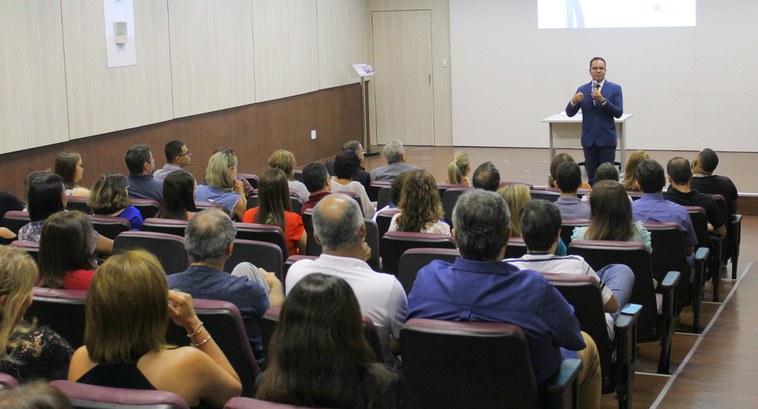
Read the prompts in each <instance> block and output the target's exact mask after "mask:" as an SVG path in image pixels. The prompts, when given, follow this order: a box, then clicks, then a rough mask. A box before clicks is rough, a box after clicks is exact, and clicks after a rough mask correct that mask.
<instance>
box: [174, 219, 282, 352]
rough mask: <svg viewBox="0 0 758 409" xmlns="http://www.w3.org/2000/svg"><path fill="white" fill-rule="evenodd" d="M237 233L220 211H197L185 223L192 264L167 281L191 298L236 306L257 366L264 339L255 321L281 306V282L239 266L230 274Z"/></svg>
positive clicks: (270, 274)
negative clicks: (227, 266)
mask: <svg viewBox="0 0 758 409" xmlns="http://www.w3.org/2000/svg"><path fill="white" fill-rule="evenodd" d="M235 234H236V230H235V228H234V223H232V221H231V219H229V216H228V215H227V214H226V213H224V212H223V211H222V210H220V209H208V210H204V211H202V212H198V213H197V214H196V215H195V217H193V218H192V220H190V221H189V223H188V224H187V229H186V230H185V233H184V247H185V248H186V249H187V253H189V256H190V258H191V259H192V264H191V265H190V266H189V268H188V269H187V270H185V271H183V272H181V273H176V274H171V275H169V276H168V277H167V278H168V285H169V287H170V288H173V289H177V290H180V291H184V292H186V293H189V294H190V295H192V297H193V298H202V299H208V300H221V301H228V302H230V303H232V304H234V305H236V306H237V308H238V309H239V311H240V315H242V322H243V323H244V324H245V330H246V331H247V337H248V339H249V340H250V347H251V348H252V349H253V355H255V359H256V360H257V361H258V364H259V365H263V364H264V360H263V357H264V355H263V339H262V337H261V329H260V326H259V325H258V320H260V318H261V317H262V316H263V314H264V313H265V312H266V310H268V309H269V307H271V306H279V305H282V302H283V301H284V293H283V291H282V283H281V282H279V279H277V278H276V275H274V273H269V272H266V271H265V270H263V269H259V268H256V267H255V266H254V265H252V264H250V263H240V264H239V265H238V266H237V267H235V268H234V271H233V272H232V274H231V275H229V273H225V272H224V263H225V262H226V260H227V259H229V256H231V254H232V248H233V247H234V235H235Z"/></svg>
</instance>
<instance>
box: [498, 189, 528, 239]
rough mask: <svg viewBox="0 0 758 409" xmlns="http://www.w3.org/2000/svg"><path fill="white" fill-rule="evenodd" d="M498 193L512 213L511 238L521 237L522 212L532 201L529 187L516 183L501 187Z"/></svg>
mask: <svg viewBox="0 0 758 409" xmlns="http://www.w3.org/2000/svg"><path fill="white" fill-rule="evenodd" d="M497 193H498V194H499V195H500V197H502V198H503V199H504V200H505V203H507V204H508V209H509V210H510V211H511V223H510V228H511V236H512V237H521V223H520V220H521V211H522V210H524V205H525V204H526V202H528V201H530V200H532V194H531V193H530V191H529V186H527V185H522V184H516V183H514V184H510V185H505V186H503V187H501V188H500V189H498V190H497Z"/></svg>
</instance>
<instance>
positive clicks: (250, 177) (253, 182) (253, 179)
mask: <svg viewBox="0 0 758 409" xmlns="http://www.w3.org/2000/svg"><path fill="white" fill-rule="evenodd" d="M237 177H241V178H244V179H247V183H250V186H252V187H253V189H258V183H259V182H260V178H258V175H254V174H252V173H237Z"/></svg>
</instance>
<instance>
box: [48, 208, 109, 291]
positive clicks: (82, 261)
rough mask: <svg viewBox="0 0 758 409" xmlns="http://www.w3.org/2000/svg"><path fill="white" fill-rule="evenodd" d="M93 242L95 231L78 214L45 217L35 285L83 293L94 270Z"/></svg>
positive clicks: (78, 212)
mask: <svg viewBox="0 0 758 409" xmlns="http://www.w3.org/2000/svg"><path fill="white" fill-rule="evenodd" d="M95 240H96V238H95V229H94V228H93V227H92V224H91V223H90V222H89V220H88V219H87V216H86V215H85V214H84V213H82V212H80V211H76V210H75V211H71V212H58V213H55V214H53V215H51V216H50V217H48V218H47V220H45V224H43V225H42V237H41V240H40V243H39V260H38V263H39V269H40V279H39V282H38V283H37V285H38V286H41V287H48V288H63V289H66V290H83V291H86V290H87V286H88V285H89V282H90V280H92V276H93V275H94V274H95V268H96V267H97V263H96V261H97V259H96V257H95Z"/></svg>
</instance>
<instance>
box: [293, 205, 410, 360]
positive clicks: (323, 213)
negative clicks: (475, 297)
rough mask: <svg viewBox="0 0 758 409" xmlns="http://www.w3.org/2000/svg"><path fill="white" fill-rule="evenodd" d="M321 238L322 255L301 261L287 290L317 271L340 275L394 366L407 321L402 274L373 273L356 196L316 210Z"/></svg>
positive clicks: (317, 232)
mask: <svg viewBox="0 0 758 409" xmlns="http://www.w3.org/2000/svg"><path fill="white" fill-rule="evenodd" d="M313 228H314V235H315V237H316V240H317V241H318V242H319V243H320V244H321V245H322V246H323V253H322V254H321V256H319V258H318V259H316V260H300V261H298V262H296V263H294V264H293V265H292V266H291V267H290V269H289V271H288V272H287V282H286V284H287V285H286V287H287V294H288V298H289V297H290V296H291V292H292V289H293V288H295V284H297V282H298V281H300V280H302V279H303V278H304V277H306V276H308V275H309V274H313V273H325V274H329V275H335V276H337V277H340V278H342V279H344V280H345V281H347V283H348V284H350V287H352V289H353V291H354V292H355V296H356V297H357V298H358V302H359V303H360V306H361V313H362V314H363V315H364V316H366V317H368V318H370V319H371V321H373V322H374V325H375V326H376V328H377V332H378V333H379V342H380V343H381V345H382V351H383V352H384V360H385V363H387V364H389V365H395V364H397V363H398V361H397V359H396V358H395V357H394V355H393V354H392V351H394V352H399V348H398V345H397V340H398V339H399V337H400V330H401V329H402V328H403V323H404V322H405V306H406V303H407V300H406V297H405V292H404V290H403V287H402V285H400V282H398V281H397V278H395V277H394V276H392V275H390V274H383V273H377V272H376V271H373V270H372V269H371V267H369V265H368V264H366V262H365V261H366V260H368V259H369V257H370V256H371V248H369V247H368V245H367V244H366V242H365V240H364V239H365V237H366V226H364V224H363V218H362V217H361V211H360V209H359V208H358V204H357V203H355V200H353V199H351V198H349V197H346V196H344V195H330V196H328V197H326V198H324V199H323V200H322V201H321V202H320V203H319V204H318V205H317V206H316V208H315V210H314V212H313Z"/></svg>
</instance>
